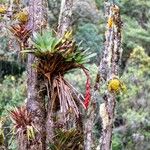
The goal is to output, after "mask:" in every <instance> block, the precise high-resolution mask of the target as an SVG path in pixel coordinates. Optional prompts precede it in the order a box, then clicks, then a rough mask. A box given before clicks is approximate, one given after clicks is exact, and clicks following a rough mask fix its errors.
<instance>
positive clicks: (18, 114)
mask: <svg viewBox="0 0 150 150" xmlns="http://www.w3.org/2000/svg"><path fill="white" fill-rule="evenodd" d="M10 118H11V120H12V122H13V133H14V134H15V135H17V137H18V139H19V140H21V139H22V140H25V139H24V137H26V139H27V140H28V141H29V140H31V139H34V138H35V135H34V131H35V127H34V125H33V123H32V120H31V114H30V113H29V112H28V111H27V109H26V107H20V108H14V110H12V111H11V112H10ZM24 135H26V136H24ZM20 142H21V141H20ZM21 143H22V142H21Z"/></svg>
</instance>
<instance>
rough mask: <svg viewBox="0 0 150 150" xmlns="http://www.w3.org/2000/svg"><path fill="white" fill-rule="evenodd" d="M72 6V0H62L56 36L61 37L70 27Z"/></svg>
mask: <svg viewBox="0 0 150 150" xmlns="http://www.w3.org/2000/svg"><path fill="white" fill-rule="evenodd" d="M72 7H73V0H62V1H61V9H60V15H59V21H58V29H57V33H58V37H62V36H63V35H64V33H65V32H66V31H70V30H71V28H72Z"/></svg>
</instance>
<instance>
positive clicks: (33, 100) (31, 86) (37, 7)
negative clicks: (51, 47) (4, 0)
mask: <svg viewBox="0 0 150 150" xmlns="http://www.w3.org/2000/svg"><path fill="white" fill-rule="evenodd" d="M28 4H29V15H30V16H29V23H28V26H29V28H30V29H31V30H32V32H35V31H38V30H40V29H41V28H42V26H43V25H45V23H46V22H47V20H46V19H47V18H46V13H47V12H46V9H47V7H46V0H29V1H28ZM35 61H36V58H35V56H34V55H32V54H29V55H28V63H27V75H28V79H27V100H28V101H27V109H28V111H29V112H30V113H31V115H32V122H33V124H34V125H35V127H36V128H37V129H38V132H37V133H36V143H33V146H31V149H38V150H45V149H46V145H45V144H46V143H45V141H46V130H45V119H46V111H45V101H44V93H43V90H44V89H43V88H44V84H43V79H42V78H41V76H39V75H38V73H37V71H36V69H35V68H33V67H32V65H33V64H34V63H35Z"/></svg>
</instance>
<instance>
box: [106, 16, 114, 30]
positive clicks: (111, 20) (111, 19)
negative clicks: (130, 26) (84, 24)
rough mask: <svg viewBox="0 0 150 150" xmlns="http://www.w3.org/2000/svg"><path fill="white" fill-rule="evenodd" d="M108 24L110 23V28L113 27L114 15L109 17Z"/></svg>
mask: <svg viewBox="0 0 150 150" xmlns="http://www.w3.org/2000/svg"><path fill="white" fill-rule="evenodd" d="M107 24H108V28H112V27H113V25H114V21H113V18H112V17H110V18H108V21H107Z"/></svg>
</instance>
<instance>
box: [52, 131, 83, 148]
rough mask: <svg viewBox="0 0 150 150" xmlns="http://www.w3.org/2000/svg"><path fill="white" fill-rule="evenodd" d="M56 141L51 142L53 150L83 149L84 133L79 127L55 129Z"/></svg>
mask: <svg viewBox="0 0 150 150" xmlns="http://www.w3.org/2000/svg"><path fill="white" fill-rule="evenodd" d="M55 135H56V136H55V137H54V143H50V144H49V148H50V149H51V150H82V149H83V133H82V132H81V131H79V130H77V129H70V130H64V129H55Z"/></svg>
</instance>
